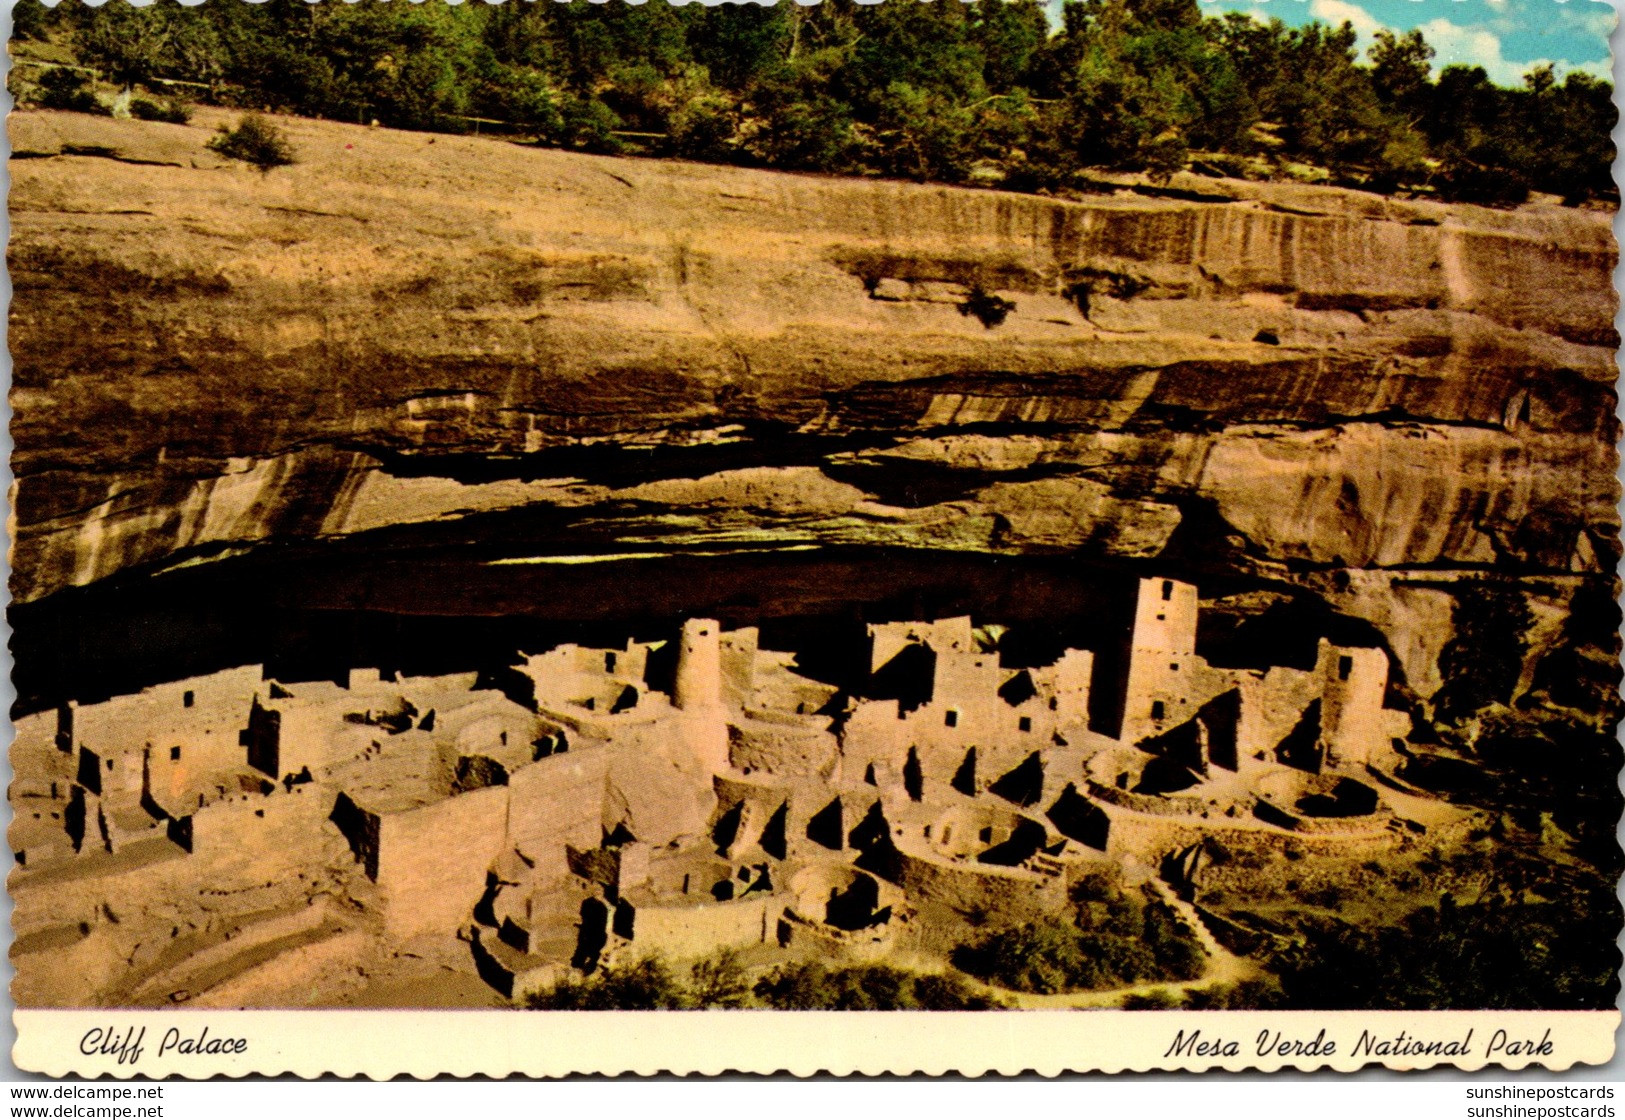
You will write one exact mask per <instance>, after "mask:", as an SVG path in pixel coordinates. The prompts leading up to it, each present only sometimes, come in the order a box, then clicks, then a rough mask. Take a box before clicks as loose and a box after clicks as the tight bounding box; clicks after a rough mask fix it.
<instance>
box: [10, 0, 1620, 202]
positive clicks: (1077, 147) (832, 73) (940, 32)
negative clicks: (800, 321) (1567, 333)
mask: <svg viewBox="0 0 1625 1120" xmlns="http://www.w3.org/2000/svg"><path fill="white" fill-rule="evenodd" d="M14 26H15V28H16V34H17V36H18V37H20V38H36V39H39V38H49V39H52V40H55V41H57V42H59V43H62V44H63V45H65V46H67V47H68V48H69V49H70V50H71V51H72V52H73V54H74V55H75V56H76V57H77V58H78V60H79V61H80V62H81V63H83V64H84V65H86V66H89V67H93V68H95V69H96V70H97V71H98V72H99V74H100V75H101V76H102V77H103V79H105V80H106V81H108V82H111V83H113V84H115V85H118V86H122V87H136V86H141V85H153V84H154V82H155V79H170V80H174V81H181V82H193V83H199V86H197V87H185V88H187V89H188V91H189V92H191V93H193V94H195V95H196V96H197V97H198V99H200V100H210V101H214V102H217V103H221V104H227V105H233V104H234V105H239V106H242V107H251V108H265V109H270V110H274V111H279V112H287V113H294V114H299V115H306V116H313V117H325V118H330V119H334V120H343V121H356V122H370V121H374V120H376V121H378V122H379V123H380V124H383V125H386V126H389V127H395V128H405V129H423V130H430V131H442V132H462V131H470V130H473V129H476V128H479V129H485V130H501V131H506V132H509V133H512V134H515V135H519V136H524V137H529V138H533V139H535V140H537V141H539V142H541V143H544V144H548V145H554V146H559V147H565V148H573V149H578V150H583V151H590V152H600V153H625V154H643V155H655V156H675V157H680V158H686V159H695V160H704V161H711V162H719V163H736V164H746V165H753V166H761V167H775V168H784V169H790V170H802V171H817V172H825V173H834V174H857V175H881V176H894V177H902V178H909V179H916V180H929V181H936V182H948V183H977V184H982V185H988V186H1003V187H1006V188H1009V189H1015V190H1028V191H1031V190H1052V191H1064V190H1069V189H1078V188H1080V187H1081V188H1084V189H1087V188H1088V186H1089V184H1090V179H1089V176H1088V174H1087V173H1088V171H1089V170H1091V169H1101V168H1105V169H1116V170H1128V171H1146V172H1150V173H1151V174H1152V175H1153V176H1167V175H1169V174H1170V173H1172V172H1174V171H1177V170H1180V169H1183V168H1186V167H1190V168H1193V169H1195V170H1198V171H1206V172H1209V173H1216V174H1226V175H1242V176H1248V177H1294V178H1301V179H1312V180H1324V181H1330V182H1334V183H1341V184H1345V185H1350V186H1357V187H1362V188H1365V189H1370V190H1377V191H1383V192H1394V191H1421V192H1427V193H1431V194H1433V195H1435V196H1437V197H1441V198H1445V199H1449V200H1460V201H1473V202H1483V203H1490V204H1510V203H1516V202H1519V201H1522V200H1523V199H1525V198H1527V196H1528V194H1529V192H1530V191H1532V190H1533V191H1542V192H1550V193H1555V194H1558V195H1561V196H1563V198H1564V199H1565V200H1567V201H1569V202H1571V203H1579V202H1583V201H1587V200H1593V199H1608V200H1613V199H1616V198H1617V191H1616V190H1615V187H1614V184H1613V181H1612V177H1611V173H1610V167H1611V164H1612V160H1613V147H1612V144H1611V142H1610V140H1609V132H1610V130H1611V128H1612V126H1613V123H1614V119H1615V110H1614V107H1613V104H1612V88H1611V86H1610V85H1609V84H1608V83H1606V82H1603V81H1599V80H1597V79H1595V78H1592V77H1591V76H1589V75H1587V74H1583V73H1571V74H1569V75H1567V76H1566V77H1565V78H1563V80H1561V81H1559V80H1558V79H1557V78H1556V76H1555V75H1554V74H1553V72H1552V70H1551V69H1550V68H1549V67H1545V68H1539V69H1535V70H1533V71H1531V72H1530V74H1529V75H1528V76H1527V77H1526V78H1525V80H1524V83H1523V85H1522V87H1521V88H1516V89H1507V88H1502V87H1498V86H1496V85H1493V84H1492V83H1491V82H1490V81H1489V79H1488V77H1487V76H1486V74H1485V72H1484V71H1483V70H1482V69H1481V68H1478V67H1468V66H1447V67H1444V68H1443V70H1442V71H1441V72H1440V73H1438V74H1437V75H1434V74H1433V73H1432V64H1431V60H1432V58H1433V50H1432V48H1431V47H1430V46H1429V45H1428V44H1427V43H1426V41H1425V40H1424V38H1423V36H1422V35H1421V34H1420V33H1419V32H1415V31H1413V32H1410V33H1408V34H1405V35H1396V34H1390V33H1388V32H1385V31H1379V32H1378V33H1377V35H1376V37H1375V40H1374V41H1373V42H1372V43H1371V44H1369V50H1368V51H1367V52H1366V55H1365V57H1364V58H1363V59H1362V57H1361V54H1360V51H1359V49H1358V47H1359V45H1358V44H1357V41H1356V35H1355V32H1354V29H1353V28H1352V27H1351V26H1350V25H1348V24H1344V25H1342V26H1341V27H1330V26H1326V25H1322V24H1315V23H1311V24H1308V25H1305V26H1303V27H1290V28H1289V27H1287V26H1285V25H1284V24H1282V23H1281V22H1280V21H1279V20H1272V21H1271V22H1269V23H1262V22H1259V21H1258V20H1256V19H1254V18H1252V17H1251V16H1248V15H1245V14H1241V13H1234V12H1232V13H1226V14H1224V15H1219V16H1208V17H1204V16H1203V15H1202V13H1201V11H1200V10H1199V9H1198V6H1197V0H1065V2H1064V3H1063V4H1062V6H1061V8H1060V18H1059V21H1058V24H1052V23H1051V21H1050V20H1049V19H1048V18H1047V17H1046V14H1045V10H1044V6H1043V5H1042V4H1041V3H1040V2H1039V0H975V2H973V3H959V2H949V0H938V2H933V3H915V2H907V0H889V2H887V3H880V4H872V5H860V4H857V3H854V2H853V0H824V2H823V3H821V4H817V5H815V6H809V7H803V6H801V5H798V4H792V3H779V4H776V5H774V6H772V7H761V6H758V5H755V4H738V5H735V4H725V5H720V6H715V7H709V6H705V5H701V4H688V5H685V6H681V7H674V6H671V5H668V4H665V3H658V2H655V3H647V4H640V5H636V6H634V5H630V4H620V3H615V4H589V3H585V2H583V0H576V2H574V3H568V4H560V3H536V2H523V3H506V4H500V5H486V4H473V3H465V4H460V5H456V6H452V5H448V4H445V3H443V2H440V0H430V2H429V3H424V4H379V3H374V2H363V3H357V4H331V3H329V4H307V3H305V2H303V0H268V2H266V3H257V4H203V5H200V6H197V7H183V6H181V5H180V4H179V3H177V2H176V0H157V2H156V3H154V4H152V5H150V6H147V7H142V8H136V7H133V6H131V5H129V4H118V3H109V4H104V5H103V6H101V7H97V8H93V7H90V6H88V5H86V4H84V3H82V2H81V0H63V2H62V3H61V4H59V5H57V7H55V8H54V9H53V8H47V7H45V6H44V5H42V4H41V3H40V2H39V0H21V2H20V3H19V4H18V5H17V7H16V8H15V13H14ZM36 76H37V75H36ZM23 77H24V80H25V81H26V80H27V78H28V77H29V75H28V74H26V73H25V74H24V75H23ZM171 88H173V87H171ZM19 92H22V93H24V94H25V95H26V94H29V93H30V92H31V91H30V90H28V89H25V88H22V87H19ZM475 118H478V119H475Z"/></svg>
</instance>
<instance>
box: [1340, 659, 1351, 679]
mask: <svg viewBox="0 0 1625 1120" xmlns="http://www.w3.org/2000/svg"><path fill="white" fill-rule="evenodd" d="M1353 671H1354V658H1352V657H1339V658H1338V659H1337V679H1338V680H1340V681H1346V680H1348V679H1349V674H1350V673H1352V672H1353Z"/></svg>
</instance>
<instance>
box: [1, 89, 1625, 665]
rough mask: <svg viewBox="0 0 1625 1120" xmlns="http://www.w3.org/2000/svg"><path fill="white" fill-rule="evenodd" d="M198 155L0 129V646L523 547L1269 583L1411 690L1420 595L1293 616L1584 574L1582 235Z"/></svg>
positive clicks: (630, 176)
mask: <svg viewBox="0 0 1625 1120" xmlns="http://www.w3.org/2000/svg"><path fill="white" fill-rule="evenodd" d="M223 119H225V118H224V116H223V115H217V114H214V113H211V112H207V111H205V112H200V113H199V115H198V118H197V120H196V122H195V123H194V124H193V125H191V126H179V125H167V124H157V123H146V122H136V121H110V120H105V119H100V118H93V117H81V116H78V115H74V114H59V113H40V112H30V113H18V114H15V115H14V116H13V117H12V118H11V125H10V128H11V134H12V143H13V147H14V150H15V152H16V155H17V157H18V158H16V159H15V160H14V161H13V164H12V174H13V191H12V221H13V239H12V244H11V249H10V263H11V270H12V277H13V283H14V287H15V293H16V294H15V297H14V301H13V304H12V319H11V345H12V349H13V353H14V355H15V371H16V372H15V381H14V385H13V389H12V396H11V400H12V406H13V410H14V417H15V418H14V421H13V432H14V436H15V440H16V446H17V453H16V458H15V470H16V474H17V477H18V488H17V491H16V505H15V508H16V524H17V530H16V539H15V550H14V555H13V571H14V575H13V590H14V594H15V595H16V597H17V598H18V599H19V600H23V601H28V600H36V599H41V598H43V597H46V596H49V595H51V594H52V593H54V592H57V591H60V590H62V589H64V588H67V587H71V586H75V585H85V584H91V583H94V582H97V581H100V580H103V579H106V578H107V577H109V576H112V575H114V574H115V573H119V572H122V571H125V570H129V569H135V568H140V567H143V566H153V567H161V566H164V565H173V564H175V563H179V562H183V561H186V560H188V559H191V558H197V557H202V556H212V555H218V554H221V553H222V552H229V551H232V550H240V549H244V548H249V547H253V546H258V545H262V544H264V543H266V542H275V541H287V540H299V539H306V538H318V537H330V536H353V535H355V534H361V533H367V532H377V531H382V530H387V529H389V528H390V527H392V526H399V525H402V524H412V523H447V524H455V525H461V528H460V529H459V530H458V531H459V532H460V533H462V534H464V535H467V534H468V533H471V532H475V531H477V530H476V528H475V526H477V524H478V521H477V519H478V518H480V517H482V516H490V515H491V512H492V511H499V510H506V511H512V510H532V511H536V512H537V514H538V516H541V517H544V518H547V519H548V520H547V524H549V525H550V526H554V527H556V529H557V531H550V532H548V533H547V534H538V537H539V538H540V539H538V540H537V541H535V542H533V548H534V549H535V550H540V551H547V550H550V549H551V550H554V551H558V552H569V551H571V550H576V549H582V548H588V549H594V550H603V549H615V548H635V549H653V550H656V551H659V550H665V549H693V548H734V547H762V546H772V547H779V546H794V547H807V546H819V545H829V544H840V545H851V544H862V545H899V546H907V547H916V548H930V549H953V550H970V551H977V552H989V553H996V554H1002V553H1009V554H1023V553H1057V554H1072V553H1078V554H1085V555H1089V556H1093V557H1122V558H1135V559H1149V558H1158V557H1160V558H1163V559H1164V560H1168V559H1177V560H1178V561H1179V562H1180V563H1181V564H1184V565H1187V566H1195V567H1197V568H1201V567H1203V566H1207V567H1209V568H1212V569H1215V570H1223V571H1227V572H1240V573H1251V574H1258V575H1265V576H1270V577H1272V578H1277V579H1285V580H1289V581H1293V582H1298V583H1305V584H1308V585H1311V586H1316V587H1318V588H1322V589H1327V590H1329V593H1335V594H1336V595H1339V596H1340V597H1341V600H1342V603H1343V605H1344V607H1345V608H1346V609H1350V610H1352V611H1354V612H1355V613H1360V614H1362V615H1363V616H1365V617H1368V618H1371V619H1372V620H1373V621H1375V622H1377V624H1378V625H1379V626H1384V627H1389V626H1391V627H1392V629H1388V630H1387V633H1388V635H1389V639H1390V643H1391V645H1392V646H1393V648H1394V650H1395V652H1396V655H1397V656H1398V657H1399V658H1400V660H1401V662H1402V663H1403V664H1404V665H1405V668H1406V670H1407V672H1408V674H1409V676H1410V677H1411V679H1412V680H1413V681H1417V682H1426V681H1427V680H1429V679H1430V677H1431V674H1432V666H1431V664H1430V660H1431V654H1430V653H1429V647H1430V646H1431V648H1432V650H1433V651H1435V652H1436V648H1437V641H1436V640H1433V639H1423V638H1422V637H1420V636H1419V635H1418V634H1417V633H1413V632H1412V630H1413V629H1414V627H1413V622H1414V620H1416V619H1424V620H1426V619H1433V620H1436V617H1437V616H1438V615H1439V613H1440V610H1439V608H1438V607H1437V605H1434V606H1423V605H1421V603H1422V600H1423V599H1425V598H1426V595H1427V593H1423V592H1418V593H1416V594H1414V595H1411V596H1410V598H1412V599H1416V600H1417V602H1415V603H1409V600H1406V602H1404V603H1402V602H1400V601H1399V600H1394V599H1393V596H1392V595H1391V594H1389V595H1387V598H1386V599H1384V597H1383V596H1372V595H1365V594H1362V593H1360V592H1359V588H1360V587H1361V586H1364V585H1362V584H1359V583H1358V582H1356V584H1355V585H1353V586H1354V590H1352V591H1351V590H1349V587H1350V585H1349V584H1348V583H1347V581H1346V580H1345V581H1344V582H1343V584H1342V585H1340V586H1341V590H1338V589H1337V588H1332V587H1331V586H1330V584H1328V583H1327V574H1328V573H1330V572H1333V571H1346V570H1350V569H1352V570H1354V571H1356V572H1358V571H1375V572H1380V573H1382V579H1383V581H1384V583H1383V585H1384V587H1389V586H1391V585H1392V584H1393V581H1394V580H1395V579H1398V580H1399V581H1400V582H1401V583H1403V581H1404V579H1405V578H1407V573H1411V572H1422V573H1425V572H1432V571H1437V570H1461V569H1483V568H1487V567H1494V568H1497V569H1499V570H1503V571H1506V572H1510V573H1514V574H1528V575H1531V576H1540V577H1543V578H1557V577H1564V578H1566V577H1572V576H1576V575H1582V574H1586V573H1603V572H1608V571H1611V570H1612V566H1613V564H1614V562H1615V543H1614V537H1615V533H1616V528H1617V526H1616V520H1617V519H1616V514H1615V507H1616V501H1617V494H1616V487H1615V483H1614V470H1615V455H1614V450H1613V444H1614V438H1615V423H1614V419H1613V417H1614V407H1615V405H1614V401H1615V398H1614V391H1613V381H1614V376H1615V367H1614V350H1613V347H1614V345H1615V343H1616V338H1615V334H1614V330H1613V326H1612V319H1613V311H1614V295H1613V290H1612V285H1611V270H1612V268H1613V264H1614V260H1615V250H1614V245H1613V241H1612V237H1611V233H1610V226H1609V219H1608V216H1607V215H1605V214H1600V213H1592V212H1582V211H1576V210H1568V209H1563V208H1560V207H1556V206H1531V207H1526V208H1523V209H1521V210H1518V211H1515V212H1498V211H1492V210H1485V209H1479V208H1474V207H1446V206H1441V205H1436V204H1430V203H1424V202H1401V201H1394V200H1385V199H1380V198H1376V197H1373V196H1365V195H1359V194H1355V193H1352V192H1343V191H1336V190H1331V189H1320V188H1305V187H1286V186H1267V185H1260V184H1243V183H1227V182H1216V181H1211V180H1200V181H1193V182H1192V183H1181V182H1176V183H1174V184H1173V185H1172V186H1173V188H1176V189H1170V190H1165V191H1161V192H1160V193H1159V192H1156V191H1151V190H1149V189H1148V188H1143V187H1141V188H1138V189H1135V188H1133V187H1125V188H1124V189H1123V190H1121V191H1118V192H1117V193H1114V194H1109V195H1102V196H1100V197H1098V198H1096V199H1092V200H1090V201H1087V202H1066V201H1059V200H1053V199H1046V198H1037V197H1026V196H1020V195H1014V194H1007V193H996V192H984V191H975V190H965V189H956V188H941V187H933V186H916V185H909V184H900V183H882V182H865V181H857V180H839V179H825V178H817V177H806V176H795V175H785V174H777V173H768V172H756V171H748V170H739V169H728V168H719V167H709V166H699V165H693V164H685V163H678V162H670V161H642V160H617V159H608V158H600V157H593V156H585V155H578V154H572V153H564V152H556V151H547V150H540V149H533V148H525V147H520V146H516V145H512V144H508V143H505V142H501V141H494V140H488V139H480V138H474V137H466V138H456V137H446V136H428V135H423V134H415V133H395V132H389V131H385V130H372V129H365V128H356V127H350V126H344V125H339V124H333V123H328V122H317V121H303V120H288V121H285V122H282V123H283V126H284V127H285V128H286V130H287V131H288V133H289V135H290V137H291V139H292V141H293V143H294V145H295V147H296V148H297V150H298V154H299V162H298V163H297V164H295V165H294V166H292V167H289V168H283V169H278V170H276V171H273V172H271V173H270V174H261V173H259V172H257V171H255V170H252V169H251V168H248V167H246V166H244V165H240V164H233V163H229V162H227V161H223V160H221V159H219V158H217V157H216V156H215V155H214V154H213V153H211V152H209V151H208V150H207V149H206V147H205V144H206V141H207V140H208V138H209V135H210V133H211V130H212V129H213V127H214V126H215V125H216V124H218V123H219V122H220V121H221V120H223ZM25 157H26V158H25ZM1193 184H1194V187H1195V188H1198V189H1199V190H1200V192H1201V194H1200V196H1197V195H1196V194H1195V193H1193ZM980 293H988V294H992V295H996V296H998V297H1000V298H1001V299H1003V300H1006V301H1009V302H1010V303H1012V304H1013V305H1014V307H1013V309H1011V310H1009V312H1008V314H1007V315H1006V316H1005V317H1004V318H1003V319H1002V320H999V321H994V320H995V319H997V316H988V315H985V314H984V315H979V314H977V313H976V312H977V310H978V308H979V307H982V306H983V302H979V301H978V300H976V299H972V298H971V297H972V296H973V295H974V294H980ZM471 518H472V519H476V520H475V521H470V520H469V519H471ZM1385 594H1386V593H1385ZM1407 594H1409V593H1407ZM1401 598H1404V597H1403V596H1402V597H1401ZM1379 600H1381V602H1379ZM1362 604H1364V605H1363V606H1362ZM1407 604H1408V605H1407ZM1416 625H1421V623H1416ZM1427 625H1432V622H1428V623H1427ZM1424 687H1425V684H1424Z"/></svg>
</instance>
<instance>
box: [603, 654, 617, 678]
mask: <svg viewBox="0 0 1625 1120" xmlns="http://www.w3.org/2000/svg"><path fill="white" fill-rule="evenodd" d="M614 671H615V655H614V654H613V653H606V654H604V672H606V673H613V672H614Z"/></svg>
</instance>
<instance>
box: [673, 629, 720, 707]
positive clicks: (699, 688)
mask: <svg viewBox="0 0 1625 1120" xmlns="http://www.w3.org/2000/svg"><path fill="white" fill-rule="evenodd" d="M721 636H722V627H721V626H720V625H718V623H717V621H716V619H714V618H691V619H689V620H688V621H687V622H685V623H683V633H682V637H681V638H680V639H679V642H678V646H677V683H676V687H675V688H673V689H672V703H673V704H675V705H677V707H679V708H681V709H682V710H683V711H685V712H689V711H695V710H701V711H703V710H706V709H709V708H720V707H721V706H722V647H721Z"/></svg>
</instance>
